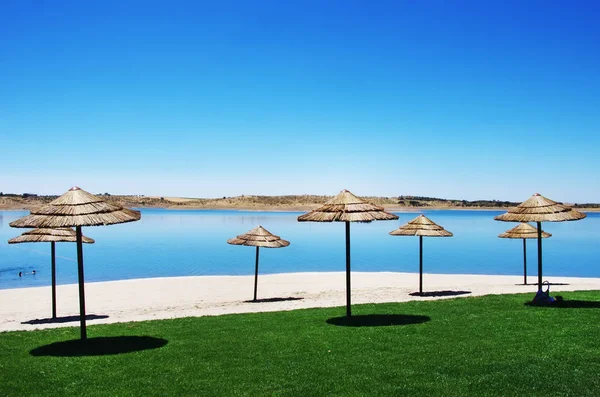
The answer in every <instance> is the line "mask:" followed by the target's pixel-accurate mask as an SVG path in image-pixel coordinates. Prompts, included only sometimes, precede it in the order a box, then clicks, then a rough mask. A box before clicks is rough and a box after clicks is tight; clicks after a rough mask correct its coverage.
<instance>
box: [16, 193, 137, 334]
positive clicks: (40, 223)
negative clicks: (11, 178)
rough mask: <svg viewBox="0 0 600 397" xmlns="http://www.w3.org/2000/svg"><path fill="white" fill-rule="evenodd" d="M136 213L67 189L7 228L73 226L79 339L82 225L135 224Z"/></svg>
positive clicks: (82, 300) (82, 303) (83, 330)
mask: <svg viewBox="0 0 600 397" xmlns="http://www.w3.org/2000/svg"><path fill="white" fill-rule="evenodd" d="M140 218H141V214H140V212H139V211H134V210H130V209H127V208H123V207H122V206H120V205H117V204H111V203H107V202H106V201H104V200H102V199H101V198H99V197H96V196H94V195H93V194H91V193H88V192H86V191H85V190H82V189H80V188H78V187H77V186H75V187H73V188H71V189H70V190H69V191H68V192H66V193H65V194H63V195H62V196H60V197H59V198H57V199H55V200H53V201H51V202H50V203H48V204H45V205H43V206H41V207H38V208H35V209H33V210H31V213H30V214H29V215H27V216H24V217H23V218H20V219H17V220H16V221H13V222H11V223H10V226H11V227H24V228H29V227H35V228H57V227H75V234H76V239H77V269H78V272H77V273H78V278H79V320H80V323H81V339H86V338H87V331H86V325H85V290H84V275H83V245H82V243H83V236H82V234H81V227H82V226H104V225H113V224H116V223H125V222H133V221H137V220H139V219H140Z"/></svg>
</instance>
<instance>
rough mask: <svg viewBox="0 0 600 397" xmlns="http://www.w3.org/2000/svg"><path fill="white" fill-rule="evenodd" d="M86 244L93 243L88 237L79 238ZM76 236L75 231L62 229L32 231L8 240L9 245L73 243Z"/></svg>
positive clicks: (66, 228) (75, 240)
mask: <svg viewBox="0 0 600 397" xmlns="http://www.w3.org/2000/svg"><path fill="white" fill-rule="evenodd" d="M81 237H82V241H83V242H84V243H86V244H93V243H94V242H95V241H94V240H93V239H91V238H89V237H86V236H81ZM75 242H77V236H76V234H75V230H73V229H71V228H68V227H63V228H56V229H49V228H43V229H34V230H29V231H27V232H24V233H23V234H21V235H20V236H18V237H15V238H11V239H10V240H8V243H9V244H18V243H75Z"/></svg>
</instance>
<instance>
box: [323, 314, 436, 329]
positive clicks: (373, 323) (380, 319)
mask: <svg viewBox="0 0 600 397" xmlns="http://www.w3.org/2000/svg"><path fill="white" fill-rule="evenodd" d="M429 320H431V318H430V317H429V316H415V315H412V314H366V315H359V316H351V317H346V316H344V317H333V318H330V319H328V320H327V324H331V325H339V326H342V327H385V326H390V325H410V324H420V323H424V322H427V321H429Z"/></svg>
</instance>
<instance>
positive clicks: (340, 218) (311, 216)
mask: <svg viewBox="0 0 600 397" xmlns="http://www.w3.org/2000/svg"><path fill="white" fill-rule="evenodd" d="M394 219H398V215H394V214H390V213H388V212H385V210H384V209H383V207H378V206H376V205H373V204H370V203H367V202H365V201H363V200H361V199H359V198H358V197H356V196H355V195H353V194H352V193H350V192H349V191H348V190H342V191H341V192H340V194H338V195H337V196H335V197H334V198H332V199H331V200H329V201H328V202H326V203H325V204H323V205H322V206H321V207H319V208H317V209H315V210H313V211H311V212H309V213H307V214H304V215H300V216H299V217H298V221H299V222H345V223H346V315H347V316H348V317H350V316H351V315H352V309H351V304H350V222H372V221H391V220H394Z"/></svg>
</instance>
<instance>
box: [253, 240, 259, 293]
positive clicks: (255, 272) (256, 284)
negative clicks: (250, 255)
mask: <svg viewBox="0 0 600 397" xmlns="http://www.w3.org/2000/svg"><path fill="white" fill-rule="evenodd" d="M259 249H260V247H256V265H255V267H254V300H255V301H256V292H257V289H258V250H259Z"/></svg>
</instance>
